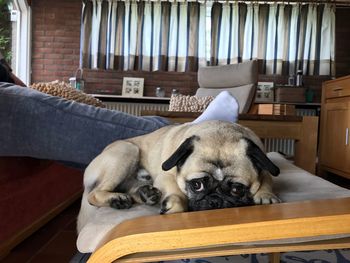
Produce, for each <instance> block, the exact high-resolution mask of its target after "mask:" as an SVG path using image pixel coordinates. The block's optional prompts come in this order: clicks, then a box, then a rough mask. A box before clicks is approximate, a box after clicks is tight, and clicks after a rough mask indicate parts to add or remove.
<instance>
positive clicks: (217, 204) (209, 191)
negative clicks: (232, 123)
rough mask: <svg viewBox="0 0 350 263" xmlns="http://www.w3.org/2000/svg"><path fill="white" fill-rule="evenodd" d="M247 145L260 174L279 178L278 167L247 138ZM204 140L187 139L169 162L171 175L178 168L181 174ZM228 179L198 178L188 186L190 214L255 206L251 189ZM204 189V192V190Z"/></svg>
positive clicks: (164, 168) (195, 137)
mask: <svg viewBox="0 0 350 263" xmlns="http://www.w3.org/2000/svg"><path fill="white" fill-rule="evenodd" d="M243 139H244V140H246V142H247V149H246V154H247V157H248V158H249V159H250V161H251V162H252V164H253V166H254V167H255V169H256V171H257V173H258V174H260V173H261V171H262V170H266V171H269V172H270V174H272V175H273V176H277V175H278V174H279V172H280V171H279V168H278V167H277V166H276V165H274V164H273V163H272V162H271V161H270V160H269V158H267V156H266V155H265V153H264V152H263V151H262V150H261V149H260V148H259V147H258V146H257V145H256V144H255V143H254V142H253V141H251V140H250V139H248V138H243ZM196 140H197V141H198V140H200V138H199V137H198V136H192V137H189V138H187V139H186V140H185V141H184V142H183V143H182V144H181V145H180V146H179V148H178V149H177V150H176V151H175V152H174V154H172V155H171V156H170V157H169V159H168V160H166V161H165V162H164V163H163V165H162V168H163V170H165V171H167V170H170V169H171V168H173V167H175V166H176V167H177V169H178V171H180V170H181V167H182V166H183V165H184V163H185V162H186V160H187V158H188V157H189V156H190V155H191V154H192V152H193V151H194V141H196ZM231 180H232V178H230V177H228V178H225V179H224V180H222V181H217V180H216V179H214V178H213V177H212V176H206V177H202V178H196V179H193V180H190V181H187V182H186V188H187V191H188V192H190V194H189V204H188V207H189V210H190V211H198V210H210V209H219V208H229V207H239V206H248V205H254V200H253V198H252V196H251V193H250V191H249V187H248V186H246V185H243V184H241V183H238V182H232V181H231ZM201 187H203V189H200V188H201Z"/></svg>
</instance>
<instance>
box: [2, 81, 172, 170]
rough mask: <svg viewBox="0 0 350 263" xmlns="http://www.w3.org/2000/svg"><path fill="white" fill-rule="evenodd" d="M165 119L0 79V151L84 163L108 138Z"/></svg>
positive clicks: (162, 123)
mask: <svg viewBox="0 0 350 263" xmlns="http://www.w3.org/2000/svg"><path fill="white" fill-rule="evenodd" d="M168 124H169V122H168V121H167V120H165V119H163V118H160V117H155V116H154V117H137V116H133V115H129V114H126V113H123V112H119V111H114V110H107V109H103V108H97V107H94V106H89V105H85V104H81V103H77V102H74V101H68V100H65V99H62V98H59V97H54V96H50V95H47V94H44V93H41V92H38V91H36V90H33V89H31V88H25V87H20V86H16V85H13V84H9V83H0V156H29V157H34V158H40V159H50V160H57V161H65V162H72V163H77V164H82V165H84V166H86V165H87V164H89V163H90V162H91V160H92V159H93V158H94V157H96V156H97V155H98V154H99V153H100V152H101V151H102V150H103V149H104V148H105V147H106V146H107V145H108V144H110V143H111V142H113V141H115V140H120V139H126V138H131V137H135V136H139V135H143V134H146V133H150V132H152V131H154V130H157V129H159V128H161V127H163V126H165V125H168Z"/></svg>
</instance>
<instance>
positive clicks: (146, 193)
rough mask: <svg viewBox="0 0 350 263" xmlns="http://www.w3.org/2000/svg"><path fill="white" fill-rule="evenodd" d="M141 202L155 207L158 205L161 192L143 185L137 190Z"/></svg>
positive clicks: (150, 186)
mask: <svg viewBox="0 0 350 263" xmlns="http://www.w3.org/2000/svg"><path fill="white" fill-rule="evenodd" d="M137 192H138V194H139V196H140V198H141V200H142V202H143V203H145V204H147V205H155V204H158V203H159V201H160V198H161V197H162V192H161V191H159V190H158V189H157V188H155V187H153V186H152V185H144V186H141V187H140V188H139V189H138V190H137Z"/></svg>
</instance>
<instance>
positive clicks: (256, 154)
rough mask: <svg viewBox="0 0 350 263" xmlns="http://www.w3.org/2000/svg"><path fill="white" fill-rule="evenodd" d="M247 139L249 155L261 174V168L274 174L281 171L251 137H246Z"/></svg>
mask: <svg viewBox="0 0 350 263" xmlns="http://www.w3.org/2000/svg"><path fill="white" fill-rule="evenodd" d="M244 139H245V140H246V141H247V144H248V147H247V156H248V158H249V159H250V161H251V162H252V163H253V165H254V166H255V168H256V169H257V170H258V172H259V174H260V172H261V170H266V171H269V172H270V174H272V175H273V176H277V175H279V173H280V169H279V168H278V167H277V166H276V165H275V164H274V163H273V162H271V160H270V159H269V158H268V157H267V156H266V154H265V153H264V152H263V151H262V150H261V149H260V148H259V147H258V146H257V145H256V144H255V143H254V142H253V141H252V140H250V139H248V138H244Z"/></svg>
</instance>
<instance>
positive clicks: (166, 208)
mask: <svg viewBox="0 0 350 263" xmlns="http://www.w3.org/2000/svg"><path fill="white" fill-rule="evenodd" d="M186 210H187V205H186V204H185V202H184V200H183V199H182V198H181V197H180V196H178V195H169V196H167V197H166V198H165V199H164V200H163V202H162V204H161V207H160V214H173V213H180V212H184V211H186Z"/></svg>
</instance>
